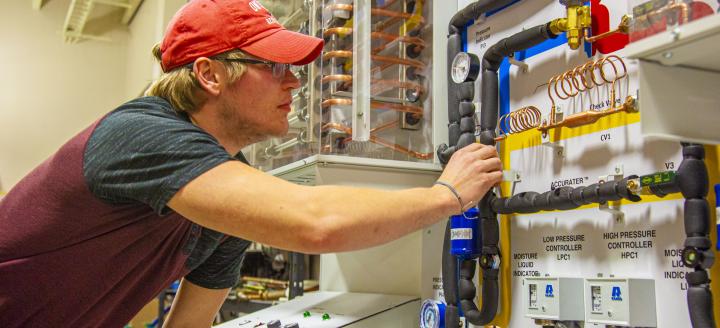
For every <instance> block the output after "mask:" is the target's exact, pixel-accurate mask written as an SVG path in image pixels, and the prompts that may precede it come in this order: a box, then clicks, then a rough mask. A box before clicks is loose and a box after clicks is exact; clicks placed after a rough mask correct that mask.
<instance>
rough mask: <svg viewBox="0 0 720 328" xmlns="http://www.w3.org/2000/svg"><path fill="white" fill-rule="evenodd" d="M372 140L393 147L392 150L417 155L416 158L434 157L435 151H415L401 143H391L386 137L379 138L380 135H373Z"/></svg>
mask: <svg viewBox="0 0 720 328" xmlns="http://www.w3.org/2000/svg"><path fill="white" fill-rule="evenodd" d="M370 142H373V143H376V144H378V145H381V146H385V147H387V148H390V149H392V150H394V151H396V152H399V153H403V154H406V155H409V156H412V157H415V158H417V159H422V160H426V159H431V158H432V157H433V153H432V152H429V153H420V152H416V151H414V150H410V149H407V148H405V147H403V146H400V145H398V144H394V143H391V142H390V141H387V140H385V139H382V138H379V137H376V136H373V135H371V136H370Z"/></svg>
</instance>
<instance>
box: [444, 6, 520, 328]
mask: <svg viewBox="0 0 720 328" xmlns="http://www.w3.org/2000/svg"><path fill="white" fill-rule="evenodd" d="M512 1H513V0H480V1H477V2H474V3H472V4H470V5H468V6H467V7H465V8H464V9H462V10H460V11H459V12H457V13H456V14H455V15H454V16H453V18H452V19H451V20H450V26H449V27H448V40H447V41H448V45H447V69H448V76H447V79H448V87H447V88H448V93H447V97H448V144H449V146H448V145H446V144H442V145H440V146H439V147H438V149H437V155H438V159H439V161H440V163H442V164H443V165H445V164H447V162H448V161H449V160H450V157H452V154H453V153H455V151H456V150H457V149H460V148H462V147H464V146H467V145H469V144H470V143H471V142H474V141H475V137H474V132H475V127H474V120H473V121H470V122H473V124H472V125H473V126H472V127H471V128H470V130H469V131H465V130H468V127H467V122H469V121H468V119H467V118H470V119H473V117H474V114H475V108H474V106H472V100H473V98H474V89H475V84H474V83H472V82H471V83H464V84H463V85H458V84H456V83H454V81H452V77H451V75H450V74H449V72H451V70H452V61H453V59H455V56H456V55H457V54H458V53H460V51H461V50H462V36H461V35H460V31H461V30H462V29H464V28H465V25H467V24H468V22H470V21H471V20H475V19H477V18H479V17H480V16H481V15H483V14H484V13H486V12H488V11H491V10H495V9H499V8H501V7H503V6H506V5H509V4H510V3H512ZM461 99H462V100H465V101H464V102H462V103H461ZM461 117H462V118H465V126H462V128H463V129H462V130H461V125H462V123H463V122H462V119H461ZM461 135H462V136H463V137H462V141H461V142H460V144H459V145H458V140H460V139H461ZM468 135H470V136H471V138H470V137H468ZM457 272H458V271H457V262H456V260H455V258H454V257H453V256H452V255H451V254H450V220H448V222H447V227H446V229H445V238H444V242H443V254H442V280H443V293H444V294H445V302H446V303H447V307H446V309H445V327H452V328H455V327H458V326H459V320H460V318H459V313H458V312H459V311H458V299H459V298H458V295H457V291H458V287H457V284H458V281H457V278H456V275H457ZM496 299H497V298H496ZM495 302H497V300H496V301H495ZM483 304H484V303H483Z"/></svg>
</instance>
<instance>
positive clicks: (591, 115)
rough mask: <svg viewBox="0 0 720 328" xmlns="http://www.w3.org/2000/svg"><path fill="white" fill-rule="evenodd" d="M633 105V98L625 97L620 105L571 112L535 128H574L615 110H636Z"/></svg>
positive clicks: (543, 129)
mask: <svg viewBox="0 0 720 328" xmlns="http://www.w3.org/2000/svg"><path fill="white" fill-rule="evenodd" d="M636 110H637V109H636V107H635V99H633V97H627V98H626V99H625V102H624V103H623V104H622V105H620V106H619V107H612V108H610V109H607V110H603V111H585V112H582V113H577V114H572V115H570V116H568V117H565V118H564V119H563V120H562V121H560V122H558V123H551V124H547V125H541V126H539V127H538V128H537V129H538V130H540V131H542V132H547V130H549V129H552V128H558V127H567V128H574V127H578V126H581V125H586V124H591V123H595V122H596V121H597V120H598V119H600V118H601V117H605V116H608V115H610V114H614V113H617V112H628V113H629V112H634V111H636Z"/></svg>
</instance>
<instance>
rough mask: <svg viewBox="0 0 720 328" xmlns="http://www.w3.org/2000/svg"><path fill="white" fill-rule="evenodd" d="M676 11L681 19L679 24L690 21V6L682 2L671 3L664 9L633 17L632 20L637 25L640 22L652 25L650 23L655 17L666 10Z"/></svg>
mask: <svg viewBox="0 0 720 328" xmlns="http://www.w3.org/2000/svg"><path fill="white" fill-rule="evenodd" d="M676 9H679V10H680V18H681V23H680V24H685V23H687V22H688V21H689V19H690V6H688V4H687V3H685V2H682V1H681V2H675V1H673V2H671V3H669V4H667V5H666V6H665V7H662V8H658V10H655V11H652V12H649V13H647V14H646V15H643V16H640V17H635V18H633V20H634V21H635V22H638V23H639V22H641V21H648V23H649V24H652V23H653V22H651V20H652V19H654V17H655V16H659V15H663V14H665V12H666V11H668V10H676Z"/></svg>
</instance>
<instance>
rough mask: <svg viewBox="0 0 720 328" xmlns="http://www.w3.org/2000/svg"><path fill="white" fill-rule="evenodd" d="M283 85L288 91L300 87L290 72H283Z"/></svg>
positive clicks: (295, 77)
mask: <svg viewBox="0 0 720 328" xmlns="http://www.w3.org/2000/svg"><path fill="white" fill-rule="evenodd" d="M283 85H285V86H286V88H289V89H297V88H299V87H300V80H299V79H298V78H297V76H296V75H295V73H293V72H292V70H289V69H288V70H286V71H285V77H284V78H283Z"/></svg>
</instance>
